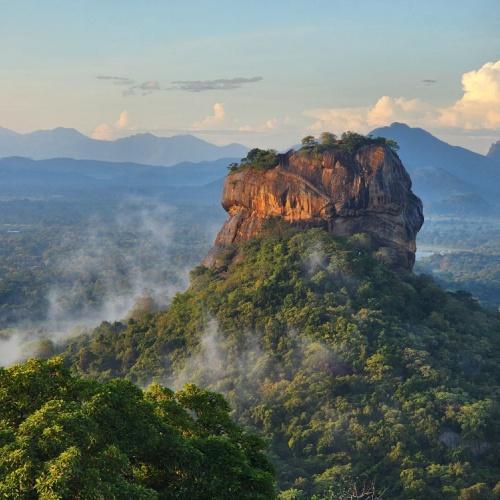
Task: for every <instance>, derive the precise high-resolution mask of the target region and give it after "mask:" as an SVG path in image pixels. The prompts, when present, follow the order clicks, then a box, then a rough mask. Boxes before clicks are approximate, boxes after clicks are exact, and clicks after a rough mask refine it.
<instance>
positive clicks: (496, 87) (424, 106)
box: [304, 61, 500, 132]
mask: <svg viewBox="0 0 500 500" xmlns="http://www.w3.org/2000/svg"><path fill="white" fill-rule="evenodd" d="M462 88H463V92H464V93H463V96H462V97H461V98H460V99H459V100H458V101H457V102H455V103H454V104H452V105H450V106H445V107H437V106H433V105H431V104H429V103H426V102H424V101H422V100H420V99H408V98H406V97H390V96H382V97H380V98H379V99H378V100H377V102H376V103H375V104H374V105H372V106H364V107H351V108H317V109H311V110H307V111H305V112H304V115H305V116H307V117H310V118H313V119H314V121H313V123H312V124H311V125H310V126H309V129H310V130H313V131H322V130H333V131H336V132H342V131H344V130H355V131H359V132H367V131H369V130H370V129H372V128H374V127H378V126H381V125H387V124H390V123H392V122H395V121H399V122H406V123H409V124H410V125H414V126H422V127H429V128H450V127H451V128H457V129H465V130H473V129H499V128H500V61H497V62H489V63H486V64H484V65H483V66H482V67H481V68H479V69H478V70H474V71H469V72H467V73H464V74H463V75H462Z"/></svg>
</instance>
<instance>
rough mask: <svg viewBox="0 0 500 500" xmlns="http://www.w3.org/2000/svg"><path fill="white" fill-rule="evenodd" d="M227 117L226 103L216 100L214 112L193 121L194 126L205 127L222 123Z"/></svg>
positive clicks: (194, 127) (196, 127) (197, 127)
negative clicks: (197, 120)
mask: <svg viewBox="0 0 500 500" xmlns="http://www.w3.org/2000/svg"><path fill="white" fill-rule="evenodd" d="M225 118H226V111H225V109H224V104H223V103H222V102H216V103H215V104H214V105H213V108H212V114H211V115H208V116H207V117H205V118H203V120H201V121H199V122H196V123H193V126H192V128H193V129H194V130H196V129H204V128H210V127H213V126H216V125H220V124H221V123H222V122H223V121H224V120H225Z"/></svg>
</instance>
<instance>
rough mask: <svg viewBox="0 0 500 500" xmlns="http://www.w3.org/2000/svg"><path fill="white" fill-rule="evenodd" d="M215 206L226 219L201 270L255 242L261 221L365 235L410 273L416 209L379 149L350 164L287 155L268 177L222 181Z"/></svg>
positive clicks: (389, 154) (244, 175)
mask: <svg viewBox="0 0 500 500" xmlns="http://www.w3.org/2000/svg"><path fill="white" fill-rule="evenodd" d="M222 206H223V207H224V209H225V210H226V211H227V212H228V213H229V219H228V220H227V221H226V223H225V224H224V226H223V227H222V229H221V230H220V232H219V234H218V235H217V238H216V240H215V246H214V248H213V249H212V251H211V252H210V254H209V255H208V257H207V258H206V259H205V262H204V264H205V265H208V266H215V267H218V266H219V264H220V258H219V257H220V256H221V254H222V253H223V252H224V250H225V249H228V248H231V247H233V246H234V245H235V244H238V243H240V242H243V241H246V240H248V239H250V238H252V237H253V236H255V235H256V234H258V233H259V232H260V231H261V230H262V228H263V226H264V224H265V222H266V220H268V219H270V218H275V217H278V218H281V219H283V220H285V221H287V222H289V223H290V224H292V225H294V226H298V227H301V228H311V227H323V228H325V229H326V230H327V231H329V232H330V233H332V234H334V235H339V236H349V235H352V234H354V233H368V234H369V235H370V236H371V237H372V239H373V241H374V242H375V243H376V245H377V246H378V247H379V250H380V251H379V252H378V254H379V255H381V256H382V257H383V258H384V259H385V260H387V261H388V262H389V263H390V264H392V265H394V266H395V267H403V268H406V269H411V268H412V266H413V264H414V262H415V250H416V246H415V237H416V234H417V232H418V231H419V229H420V228H421V226H422V224H423V220H424V218H423V214H422V202H421V201H420V199H419V198H417V197H416V196H415V195H414V194H413V193H412V191H411V180H410V177H409V175H408V173H407V172H406V170H405V168H404V166H403V165H402V163H401V161H400V160H399V158H398V156H397V155H396V154H395V153H394V152H393V151H392V150H390V149H389V148H387V147H385V146H380V145H369V146H364V147H362V148H361V149H360V150H358V152H357V153H356V154H355V155H354V156H350V155H347V154H345V153H324V154H323V155H320V156H319V157H308V156H305V155H304V154H301V153H295V152H291V153H289V154H286V155H281V156H280V163H279V165H278V166H277V167H275V168H272V169H270V170H265V171H262V170H255V169H251V168H249V169H246V170H241V171H238V172H234V173H231V174H229V175H228V176H227V178H226V181H225V184H224V190H223V194H222Z"/></svg>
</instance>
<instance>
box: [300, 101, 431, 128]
mask: <svg viewBox="0 0 500 500" xmlns="http://www.w3.org/2000/svg"><path fill="white" fill-rule="evenodd" d="M433 114H435V113H434V112H433V109H432V107H431V106H430V105H428V104H426V103H425V102H423V101H421V100H419V99H406V98H404V97H390V96H382V97H381V98H380V99H379V100H378V101H377V102H376V103H375V104H374V105H373V106H367V107H354V108H319V109H312V110H309V111H306V112H305V115H306V116H309V117H311V118H314V119H315V121H314V122H313V123H312V125H311V126H310V127H309V128H310V129H311V130H315V131H316V130H317V131H320V130H327V129H331V130H339V131H342V130H357V131H361V132H367V131H368V130H369V129H371V128H373V127H377V126H380V125H386V124H388V123H392V122H395V121H399V122H408V123H410V122H411V123H412V124H419V125H421V124H423V122H425V121H427V120H429V119H430V118H431V116H432V115H433Z"/></svg>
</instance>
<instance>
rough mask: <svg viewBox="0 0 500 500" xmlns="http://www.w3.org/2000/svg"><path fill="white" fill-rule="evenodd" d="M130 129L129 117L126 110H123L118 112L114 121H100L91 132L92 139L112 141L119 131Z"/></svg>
mask: <svg viewBox="0 0 500 500" xmlns="http://www.w3.org/2000/svg"><path fill="white" fill-rule="evenodd" d="M126 130H131V129H130V117H129V114H128V111H126V110H124V111H122V112H121V113H120V116H119V117H118V120H117V121H116V122H115V123H112V124H109V123H101V124H100V125H98V126H97V127H96V128H95V129H94V131H93V132H92V134H91V137H92V139H98V140H100V141H112V140H113V139H116V137H117V136H119V135H120V132H123V131H126Z"/></svg>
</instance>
